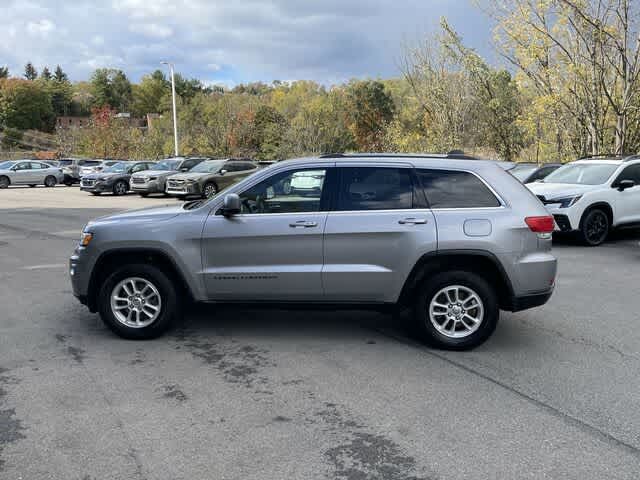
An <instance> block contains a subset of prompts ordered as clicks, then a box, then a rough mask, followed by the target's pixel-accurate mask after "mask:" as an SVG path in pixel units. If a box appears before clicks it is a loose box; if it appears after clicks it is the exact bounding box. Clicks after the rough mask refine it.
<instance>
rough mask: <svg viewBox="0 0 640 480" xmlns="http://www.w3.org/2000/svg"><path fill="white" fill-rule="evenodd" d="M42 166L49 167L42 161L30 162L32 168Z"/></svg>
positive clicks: (35, 168) (42, 167) (38, 168)
mask: <svg viewBox="0 0 640 480" xmlns="http://www.w3.org/2000/svg"><path fill="white" fill-rule="evenodd" d="M44 168H49V165H45V164H44V163H40V162H31V169H32V170H42V169H44Z"/></svg>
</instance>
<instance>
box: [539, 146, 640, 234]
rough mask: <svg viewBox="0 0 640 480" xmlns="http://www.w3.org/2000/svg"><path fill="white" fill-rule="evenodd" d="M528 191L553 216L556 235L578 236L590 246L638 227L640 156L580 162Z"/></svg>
mask: <svg viewBox="0 0 640 480" xmlns="http://www.w3.org/2000/svg"><path fill="white" fill-rule="evenodd" d="M527 187H529V189H530V190H531V191H532V192H533V193H534V194H535V195H536V196H537V197H538V198H539V199H540V200H541V201H542V203H544V204H545V206H546V207H547V210H548V211H549V213H551V214H552V215H553V216H554V218H555V222H556V226H555V229H556V231H562V232H577V233H578V235H579V236H580V238H581V240H582V241H583V242H584V243H585V244H586V245H590V246H595V245H600V244H601V243H602V242H604V241H605V240H606V238H607V235H608V234H609V231H610V230H611V229H612V228H615V227H622V226H630V225H633V224H637V223H640V155H632V156H628V157H616V156H598V157H591V158H585V159H580V160H577V161H575V162H571V163H568V164H566V165H564V166H562V167H560V168H559V169H557V170H556V171H555V172H553V173H551V174H550V175H549V176H548V177H546V178H545V179H544V180H542V181H541V182H536V183H532V184H529V185H527Z"/></svg>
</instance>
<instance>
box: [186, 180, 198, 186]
mask: <svg viewBox="0 0 640 480" xmlns="http://www.w3.org/2000/svg"><path fill="white" fill-rule="evenodd" d="M185 183H186V184H187V185H193V184H194V183H196V181H195V180H187V181H186V182H185Z"/></svg>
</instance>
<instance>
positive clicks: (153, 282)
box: [98, 264, 178, 340]
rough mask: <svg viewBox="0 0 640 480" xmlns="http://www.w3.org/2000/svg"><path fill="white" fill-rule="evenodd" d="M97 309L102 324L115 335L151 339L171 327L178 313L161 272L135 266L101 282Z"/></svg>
mask: <svg viewBox="0 0 640 480" xmlns="http://www.w3.org/2000/svg"><path fill="white" fill-rule="evenodd" d="M98 309H99V311H100V317H101V318H102V321H103V322H104V323H105V325H106V326H107V327H109V328H110V329H111V330H112V331H113V332H114V333H116V334H117V335H119V336H121V337H123V338H128V339H134V340H143V339H150V338H156V337H158V336H160V335H162V334H163V333H164V332H165V331H166V330H167V329H168V328H169V327H170V326H171V324H172V323H173V321H174V319H175V317H176V315H177V312H178V297H177V294H176V289H175V287H174V286H173V283H172V282H171V280H170V279H169V277H168V276H167V275H166V274H165V273H164V272H163V271H161V270H159V269H157V268H156V267H153V266H151V265H135V264H134V265H128V266H124V267H121V268H119V269H118V270H116V271H115V272H113V273H112V274H111V275H110V276H109V277H108V278H107V279H106V280H105V281H104V283H103V284H102V286H101V287H100V293H99V296H98Z"/></svg>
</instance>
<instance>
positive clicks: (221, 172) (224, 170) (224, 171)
mask: <svg viewBox="0 0 640 480" xmlns="http://www.w3.org/2000/svg"><path fill="white" fill-rule="evenodd" d="M227 172H228V170H227V169H225V168H223V169H222V170H220V175H224V174H225V173H227Z"/></svg>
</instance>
